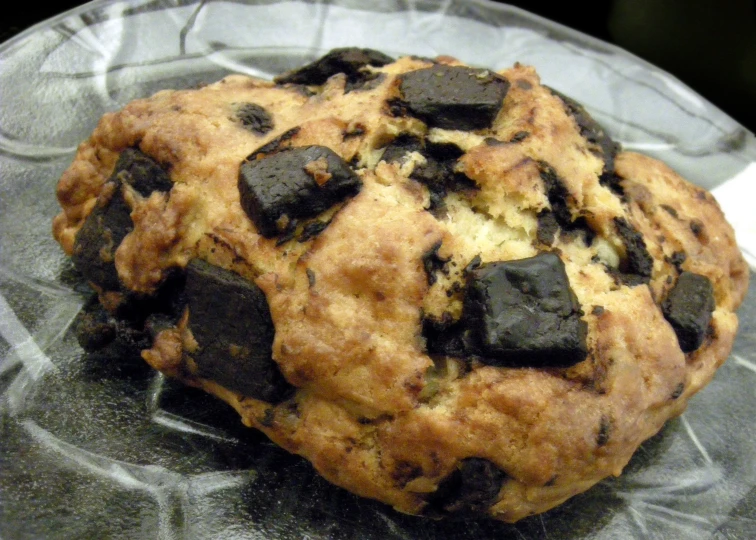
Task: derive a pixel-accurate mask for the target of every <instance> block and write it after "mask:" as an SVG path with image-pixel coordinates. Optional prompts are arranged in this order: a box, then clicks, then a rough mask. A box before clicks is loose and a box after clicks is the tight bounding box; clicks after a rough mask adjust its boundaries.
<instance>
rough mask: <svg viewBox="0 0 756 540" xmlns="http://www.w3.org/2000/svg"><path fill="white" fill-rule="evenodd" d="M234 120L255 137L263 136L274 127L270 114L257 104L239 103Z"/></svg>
mask: <svg viewBox="0 0 756 540" xmlns="http://www.w3.org/2000/svg"><path fill="white" fill-rule="evenodd" d="M236 118H237V119H238V120H239V122H241V124H242V125H243V126H244V127H245V128H246V129H248V130H249V131H251V132H252V133H255V134H257V135H265V134H266V133H268V132H269V131H270V130H271V129H273V127H274V124H273V117H272V116H271V114H270V113H269V112H268V111H266V110H265V108H264V107H262V106H261V105H258V104H257V103H241V104H240V105H239V106H238V108H237V109H236Z"/></svg>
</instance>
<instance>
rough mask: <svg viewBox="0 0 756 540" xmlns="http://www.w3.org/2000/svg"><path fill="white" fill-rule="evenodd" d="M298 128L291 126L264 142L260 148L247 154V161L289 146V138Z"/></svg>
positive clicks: (294, 134) (297, 131)
mask: <svg viewBox="0 0 756 540" xmlns="http://www.w3.org/2000/svg"><path fill="white" fill-rule="evenodd" d="M299 129H300V128H299V127H293V128H291V129H289V130H287V131H284V132H283V133H282V134H281V135H279V136H278V137H276V138H275V139H273V140H272V141H270V142H268V143H265V144H264V145H262V146H261V147H260V148H258V149H257V150H255V151H254V152H252V153H251V154H250V155H248V156H247V161H252V160H255V159H262V158H264V157H266V156H268V155H269V154H275V153H276V152H278V151H279V150H283V149H284V148H289V147H290V146H291V142H290V141H291V139H293V138H294V137H295V136H296V134H297V133H299Z"/></svg>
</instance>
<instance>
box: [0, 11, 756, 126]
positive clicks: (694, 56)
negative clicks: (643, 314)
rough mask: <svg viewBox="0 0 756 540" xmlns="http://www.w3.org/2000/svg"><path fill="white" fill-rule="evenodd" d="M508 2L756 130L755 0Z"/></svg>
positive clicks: (9, 20) (8, 24)
mask: <svg viewBox="0 0 756 540" xmlns="http://www.w3.org/2000/svg"><path fill="white" fill-rule="evenodd" d="M82 3H83V2H70V1H66V0H64V1H61V2H55V3H45V4H40V3H34V4H32V5H30V6H29V7H28V8H24V6H23V5H20V4H18V3H16V4H15V5H14V7H15V10H14V11H13V12H10V11H9V10H5V13H4V15H3V17H0V41H5V40H6V39H8V38H10V37H12V36H13V35H15V34H17V33H18V32H20V31H22V30H24V29H25V28H27V27H29V26H31V25H33V24H35V23H37V22H40V21H42V20H44V19H46V18H48V17H50V16H53V15H55V14H57V13H60V12H62V11H65V10H67V9H70V8H72V7H75V6H77V5H80V4H82ZM508 3H509V4H512V5H515V6H518V7H521V8H523V9H525V10H527V11H530V12H532V13H536V14H538V15H541V16H543V17H545V18H547V19H551V20H553V21H557V22H560V23H562V24H564V25H566V26H569V27H571V28H574V29H576V30H580V31H582V32H585V33H586V34H590V35H592V36H595V37H598V38H600V39H603V40H605V41H608V42H611V43H615V44H617V45H619V46H621V47H623V48H625V49H627V50H629V51H630V52H633V53H635V54H636V55H638V56H640V57H641V58H644V59H646V60H648V61H649V62H651V63H653V64H656V65H657V66H659V67H661V68H663V69H665V70H667V71H669V72H670V73H672V74H674V75H676V76H677V77H678V78H680V79H681V80H682V81H683V82H685V83H687V84H688V85H689V86H691V87H692V88H693V89H694V90H696V91H697V92H698V93H700V94H701V95H703V96H705V97H706V98H708V99H709V100H710V101H712V102H713V103H714V104H715V105H717V106H718V107H719V108H721V109H722V110H724V111H725V112H727V113H728V114H730V115H731V116H732V117H733V118H735V119H736V120H738V121H740V122H741V123H742V124H743V125H745V126H746V127H747V128H749V129H750V130H751V131H752V132H756V0H605V1H596V2H560V1H559V0H550V1H546V0H511V1H509V2H508ZM32 6H33V7H32Z"/></svg>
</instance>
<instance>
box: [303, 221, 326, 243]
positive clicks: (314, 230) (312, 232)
mask: <svg viewBox="0 0 756 540" xmlns="http://www.w3.org/2000/svg"><path fill="white" fill-rule="evenodd" d="M330 224H331V222H330V221H311V222H310V223H308V224H307V225H305V226H304V227H302V232H301V233H300V235H299V238H297V241H298V242H308V241H310V240H312V239H313V238H315V237H316V236H318V235H319V234H320V233H322V232H323V231H324V230H326V229H327V228H328V226H329V225H330Z"/></svg>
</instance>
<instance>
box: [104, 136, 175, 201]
mask: <svg viewBox="0 0 756 540" xmlns="http://www.w3.org/2000/svg"><path fill="white" fill-rule="evenodd" d="M113 175H114V176H116V175H117V176H118V178H119V179H120V180H121V181H122V182H124V183H126V184H129V185H130V186H131V187H133V188H134V189H135V190H136V191H137V192H139V194H140V195H142V196H143V197H149V196H150V194H151V193H152V192H153V191H170V190H171V188H172V187H173V182H171V178H170V177H169V176H168V173H166V172H165V170H163V168H162V167H161V166H160V165H159V164H158V163H157V161H155V160H154V159H152V158H151V157H149V156H147V155H145V154H144V153H143V152H141V151H140V150H138V149H136V148H127V149H126V150H124V151H123V152H121V154H120V155H119V156H118V162H117V163H116V166H115V171H114V172H113Z"/></svg>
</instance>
